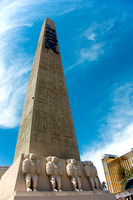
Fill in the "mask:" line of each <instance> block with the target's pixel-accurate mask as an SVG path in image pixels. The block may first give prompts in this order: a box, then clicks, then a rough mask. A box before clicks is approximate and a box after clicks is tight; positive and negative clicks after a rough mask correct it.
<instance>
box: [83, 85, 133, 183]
mask: <svg viewBox="0 0 133 200" xmlns="http://www.w3.org/2000/svg"><path fill="white" fill-rule="evenodd" d="M109 98H110V97H109ZM132 99H133V87H132V82H130V83H125V84H122V85H120V86H117V84H115V85H114V86H113V90H112V93H111V101H112V103H113V104H112V106H111V108H110V114H109V115H107V116H106V117H105V118H104V119H103V123H104V122H105V123H106V125H105V126H102V127H101V128H100V130H99V132H100V134H101V136H102V135H104V140H102V141H101V142H99V143H94V144H92V145H91V146H90V147H89V148H86V150H85V151H84V153H83V154H82V155H81V158H82V160H92V161H93V162H94V165H95V166H96V167H97V170H98V174H99V177H100V179H101V181H103V180H105V177H104V172H103V167H102V163H101V155H102V154H114V155H119V154H122V153H124V152H125V151H127V150H128V149H130V148H133V142H132V141H133V120H132V119H133V109H132V107H133V103H132ZM101 125H102V122H101Z"/></svg>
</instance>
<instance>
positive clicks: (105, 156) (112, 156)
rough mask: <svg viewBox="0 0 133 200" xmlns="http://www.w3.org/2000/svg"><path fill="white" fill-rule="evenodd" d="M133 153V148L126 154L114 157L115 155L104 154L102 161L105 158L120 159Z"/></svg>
mask: <svg viewBox="0 0 133 200" xmlns="http://www.w3.org/2000/svg"><path fill="white" fill-rule="evenodd" d="M130 152H133V148H130V149H128V150H127V151H125V152H124V153H121V154H119V155H118V156H117V155H113V154H102V156H101V159H102V160H103V159H104V158H112V159H113V158H114V159H115V158H120V157H122V156H125V155H126V154H128V153H130Z"/></svg>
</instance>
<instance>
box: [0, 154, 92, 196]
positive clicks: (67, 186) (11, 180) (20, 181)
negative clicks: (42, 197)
mask: <svg viewBox="0 0 133 200" xmlns="http://www.w3.org/2000/svg"><path fill="white" fill-rule="evenodd" d="M24 160H25V158H24V155H23V154H22V155H21V156H20V157H19V158H18V159H17V160H16V161H15V162H14V163H13V165H12V166H11V167H10V168H9V169H8V170H7V171H6V173H5V174H4V175H3V176H2V178H1V180H0V197H2V198H3V199H4V200H7V199H8V198H9V197H11V196H12V195H13V193H14V192H15V191H26V185H25V176H24V174H23V171H22V165H23V161H24ZM38 160H39V161H40V174H39V175H38V184H37V190H38V191H51V192H52V187H51V184H50V181H49V177H48V176H47V174H46V163H47V157H42V156H38ZM66 161H67V160H65V159H59V162H60V163H61V166H62V175H61V186H62V187H61V188H62V191H74V189H73V186H72V184H71V181H70V179H69V177H68V176H67V172H66ZM77 164H78V165H79V166H80V169H81V183H82V189H83V190H84V191H88V190H91V186H90V184H89V182H88V180H87V178H86V176H85V174H84V169H83V162H81V161H77ZM27 193H34V192H27ZM55 193H56V192H55ZM58 193H60V192H58ZM78 193H80V192H78Z"/></svg>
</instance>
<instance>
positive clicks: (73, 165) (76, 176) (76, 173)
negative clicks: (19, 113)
mask: <svg viewBox="0 0 133 200" xmlns="http://www.w3.org/2000/svg"><path fill="white" fill-rule="evenodd" d="M66 172H67V175H68V177H69V178H70V179H71V183H72V185H73V188H74V190H75V191H82V189H81V179H80V177H81V168H80V165H79V164H78V163H77V162H76V160H75V159H68V160H67V165H66Z"/></svg>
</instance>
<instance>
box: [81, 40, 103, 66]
mask: <svg viewBox="0 0 133 200" xmlns="http://www.w3.org/2000/svg"><path fill="white" fill-rule="evenodd" d="M103 46H104V43H97V44H94V45H92V46H91V47H90V48H88V49H81V51H80V62H81V63H82V62H84V61H85V60H88V61H89V62H91V61H94V60H97V59H98V57H99V56H100V55H102V54H103V53H104V50H103Z"/></svg>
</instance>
